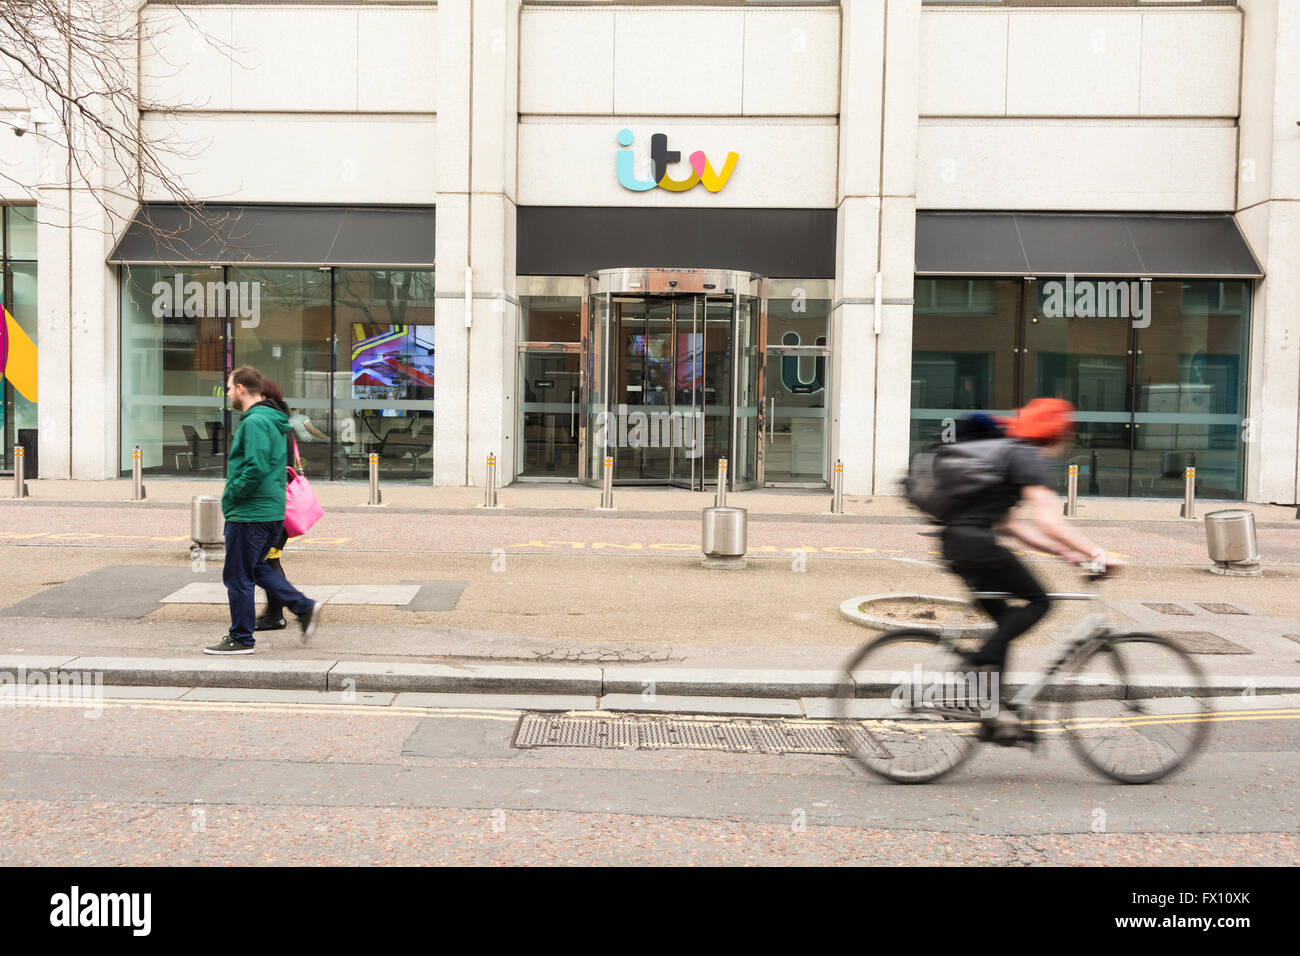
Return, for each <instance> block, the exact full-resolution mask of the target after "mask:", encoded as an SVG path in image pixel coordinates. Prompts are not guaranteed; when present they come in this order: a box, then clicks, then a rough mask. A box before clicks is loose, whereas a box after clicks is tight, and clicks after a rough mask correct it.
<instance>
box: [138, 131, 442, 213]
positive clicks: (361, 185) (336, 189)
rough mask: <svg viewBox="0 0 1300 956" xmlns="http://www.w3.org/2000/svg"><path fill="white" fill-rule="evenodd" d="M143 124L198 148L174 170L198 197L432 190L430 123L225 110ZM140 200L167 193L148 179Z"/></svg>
mask: <svg viewBox="0 0 1300 956" xmlns="http://www.w3.org/2000/svg"><path fill="white" fill-rule="evenodd" d="M144 126H145V128H146V130H147V131H148V135H168V136H171V137H174V139H173V140H172V141H173V142H185V143H188V144H192V146H193V148H194V149H195V150H197V151H198V155H197V156H195V157H193V158H192V159H184V160H177V161H176V162H175V163H174V168H175V171H176V172H177V173H178V174H179V176H180V178H181V180H182V181H183V182H184V183H185V184H186V185H187V186H188V187H189V188H190V190H191V191H193V193H194V194H195V195H196V196H197V197H199V198H211V199H219V200H220V201H222V202H238V201H244V202H320V203H367V202H374V203H428V202H429V198H430V197H431V196H432V195H433V194H434V192H435V163H434V152H435V148H436V145H437V143H436V139H437V137H436V136H435V125H434V122H433V121H432V120H427V121H426V120H419V119H406V118H401V117H392V118H379V117H373V116H368V117H367V116H335V117H328V118H325V117H321V118H313V117H308V116H299V117H284V116H257V115H250V114H229V115H225V116H206V117H194V118H188V119H183V120H175V119H174V120H173V121H172V122H170V123H168V122H166V121H164V120H160V119H152V120H146V121H145V123H144ZM169 131H170V132H169ZM146 198H147V199H155V200H166V199H171V196H169V195H168V194H167V193H166V192H165V191H163V190H162V189H160V188H159V187H158V186H157V185H156V184H152V183H151V184H148V185H147V187H146Z"/></svg>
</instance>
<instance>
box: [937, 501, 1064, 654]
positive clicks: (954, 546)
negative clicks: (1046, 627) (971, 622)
mask: <svg viewBox="0 0 1300 956" xmlns="http://www.w3.org/2000/svg"><path fill="white" fill-rule="evenodd" d="M943 556H944V558H945V559H947V561H948V563H949V564H951V565H952V569H953V570H954V571H955V572H956V573H957V574H958V575H960V576H961V578H962V580H963V581H965V582H966V585H967V587H969V588H970V589H971V590H972V591H1005V592H1007V593H1009V594H1012V595H1014V596H1015V597H1017V598H1020V599H1021V600H1023V601H1025V603H1024V604H1020V605H1012V604H1009V603H1008V602H1007V601H1005V600H1003V599H1001V598H980V599H978V604H979V606H980V607H981V608H982V609H983V610H984V612H985V613H986V614H988V615H989V617H991V618H993V620H994V621H996V622H997V629H996V630H995V631H994V632H993V636H992V637H990V638H989V639H988V640H987V641H985V642H984V646H983V647H981V648H980V649H979V652H978V653H977V654H976V657H975V663H976V664H991V665H993V666H995V667H997V668H998V669H999V670H1001V669H1004V668H1005V667H1006V662H1007V647H1008V646H1009V645H1010V643H1011V642H1012V641H1013V640H1014V639H1016V638H1017V637H1019V636H1020V635H1021V634H1023V633H1025V631H1027V630H1029V629H1030V628H1031V627H1033V626H1034V625H1035V624H1037V623H1038V622H1039V621H1040V620H1042V617H1043V615H1044V614H1046V613H1047V612H1048V609H1049V608H1051V602H1050V601H1049V600H1048V599H1047V595H1046V594H1044V593H1043V588H1042V585H1040V584H1039V583H1038V581H1036V580H1035V579H1034V576H1033V575H1032V574H1030V573H1029V570H1028V569H1027V568H1026V567H1025V566H1024V565H1023V564H1021V563H1020V562H1019V561H1018V560H1016V556H1015V555H1014V554H1012V553H1011V552H1010V551H1008V550H1007V549H1006V548H1004V547H1002V545H1000V544H998V542H997V537H996V536H995V535H994V534H993V532H992V531H991V530H990V529H988V528H978V527H963V526H958V527H953V528H945V529H944V532H943Z"/></svg>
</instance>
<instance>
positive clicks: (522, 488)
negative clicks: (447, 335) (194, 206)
mask: <svg viewBox="0 0 1300 956" xmlns="http://www.w3.org/2000/svg"><path fill="white" fill-rule="evenodd" d="M27 485H28V488H29V490H30V499H29V500H30V501H31V502H32V503H37V502H54V501H57V502H63V503H66V504H73V503H92V502H103V503H123V504H124V505H127V504H130V498H131V482H130V481H129V480H108V481H66V480H58V479H36V480H29V481H28V483H27ZM224 487H225V485H224V483H223V482H222V481H219V480H210V481H205V480H199V479H156V480H154V479H148V478H146V479H145V490H146V496H147V497H146V501H145V502H144V504H145V505H150V504H153V505H188V504H189V502H190V499H192V498H193V497H194V496H196V495H216V496H218V497H220V495H221V492H222V490H223V489H224ZM312 488H313V489H314V490H315V492H316V496H317V498H318V499H319V500H320V502H321V505H322V506H324V507H325V508H326V510H337V509H351V508H364V507H367V504H366V501H367V495H368V489H367V485H366V484H365V483H359V482H325V481H320V482H313V483H312ZM381 491H382V495H383V504H382V505H380V508H382V509H390V508H402V509H405V508H412V509H420V510H430V511H463V510H471V509H479V510H480V511H481V510H482V506H483V500H484V492H483V489H482V488H461V487H448V486H443V485H439V486H432V485H428V484H424V483H414V482H412V483H404V484H398V483H390V484H386V485H383V486H382V488H381ZM12 495H13V486H12V483H11V482H10V483H5V482H4V481H0V500H3V499H4V498H10V499H12ZM497 502H498V505H499V506H500V507H501V508H502V509H505V510H508V511H517V512H533V511H536V512H548V511H590V512H592V513H593V514H607V515H611V516H618V515H623V516H630V515H636V516H638V517H643V516H650V515H653V514H659V515H661V516H663V517H669V516H673V517H680V516H681V515H683V514H690V515H698V514H699V513H700V511H701V509H703V508H708V507H712V505H713V503H714V495H713V492H711V491H710V492H703V491H699V492H694V491H685V490H683V489H680V488H646V487H623V486H619V487H616V488H615V489H614V504H615V509H616V510H615V511H614V512H600V511H597V510H596V509H597V506H598V505H599V504H600V489H599V488H588V487H586V486H583V485H574V484H552V483H546V484H540V483H539V484H533V483H529V482H516V483H515V484H512V485H508V486H506V487H505V488H501V489H500V490H499V491H498V492H497ZM830 503H831V495H830V491H829V490H825V489H823V490H818V489H804V488H763V489H756V490H753V491H736V492H731V493H729V494H728V495H727V504H728V505H731V506H733V507H738V508H747V509H749V511H750V512H751V513H752V514H756V515H758V514H772V515H804V516H809V517H812V516H815V515H825V516H827V517H830ZM1181 506H1182V499H1176V500H1174V499H1166V498H1160V499H1137V498H1080V499H1079V518H1080V519H1083V520H1089V521H1093V520H1095V521H1108V522H1122V523H1129V522H1135V521H1172V522H1179V521H1183V520H1185V519H1182V518H1180V517H1179V509H1180V508H1181ZM1220 508H1244V509H1246V510H1249V511H1252V512H1254V514H1255V520H1256V522H1257V523H1260V524H1261V525H1262V524H1264V523H1277V524H1283V525H1286V524H1290V525H1294V524H1296V507H1295V506H1294V505H1272V504H1256V503H1251V502H1241V501H1210V500H1198V501H1197V502H1196V513H1197V515H1198V516H1199V517H1204V515H1205V514H1206V513H1207V512H1209V511H1214V510H1217V509H1220ZM844 512H845V514H846V515H847V516H849V517H859V518H862V517H866V518H896V519H902V518H905V519H908V520H914V521H918V522H924V521H925V519H924V518H923V517H922V516H921V515H920V514H919V513H918V512H917V511H916V510H915V509H913V508H912V507H911V506H910V505H908V503H907V502H906V500H904V499H903V498H902V497H900V496H897V495H875V496H867V495H845V496H844Z"/></svg>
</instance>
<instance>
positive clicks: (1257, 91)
mask: <svg viewBox="0 0 1300 956" xmlns="http://www.w3.org/2000/svg"><path fill="white" fill-rule="evenodd" d="M1239 6H1240V7H1241V10H1242V16H1243V36H1242V44H1243V49H1242V88H1241V117H1240V120H1239V130H1240V132H1239V136H1240V140H1239V144H1238V155H1239V160H1240V161H1239V164H1238V170H1237V204H1236V209H1237V212H1236V216H1237V222H1238V223H1239V224H1240V225H1241V227H1242V231H1243V232H1244V233H1245V235H1246V239H1247V241H1249V242H1250V245H1251V248H1252V249H1253V250H1254V252H1255V255H1256V256H1257V257H1258V258H1259V260H1260V263H1261V265H1262V266H1263V269H1264V274H1265V276H1266V278H1264V279H1263V280H1262V281H1260V282H1258V283H1257V284H1256V289H1255V295H1254V297H1253V301H1252V303H1251V316H1250V331H1251V335H1250V339H1251V341H1250V353H1249V370H1250V379H1249V381H1250V396H1249V405H1248V407H1249V410H1250V416H1249V418H1250V421H1249V423H1248V427H1247V428H1246V430H1245V433H1244V435H1245V437H1246V439H1247V442H1246V498H1247V500H1250V501H1272V502H1280V503H1286V504H1294V503H1295V502H1296V501H1297V500H1300V445H1298V443H1297V416H1298V413H1300V320H1298V317H1300V128H1297V126H1296V123H1297V121H1300V56H1297V55H1296V51H1297V50H1300V0H1240V2H1239ZM1243 365H1244V362H1243ZM1242 371H1243V374H1244V373H1245V371H1246V368H1244V367H1243V369H1242Z"/></svg>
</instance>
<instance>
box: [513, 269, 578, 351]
mask: <svg viewBox="0 0 1300 956" xmlns="http://www.w3.org/2000/svg"><path fill="white" fill-rule="evenodd" d="M517 286H518V289H519V341H520V342H577V341H579V340H580V339H581V338H582V296H583V292H584V288H583V286H584V280H583V277H582V276H519V278H518V280H517Z"/></svg>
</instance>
